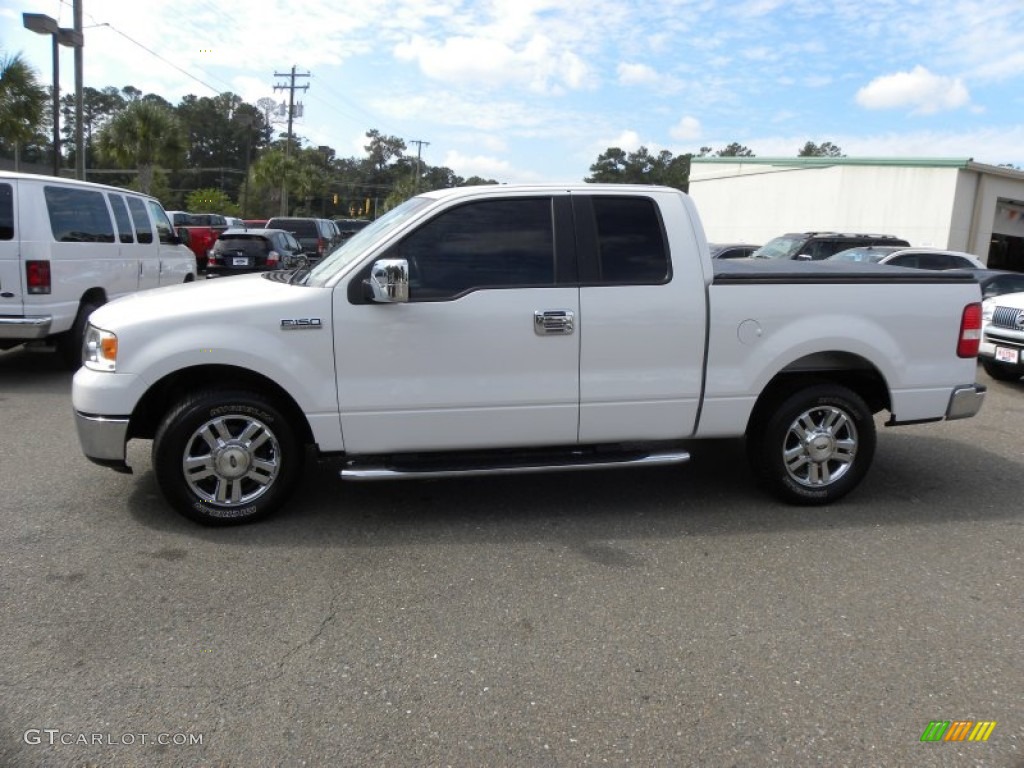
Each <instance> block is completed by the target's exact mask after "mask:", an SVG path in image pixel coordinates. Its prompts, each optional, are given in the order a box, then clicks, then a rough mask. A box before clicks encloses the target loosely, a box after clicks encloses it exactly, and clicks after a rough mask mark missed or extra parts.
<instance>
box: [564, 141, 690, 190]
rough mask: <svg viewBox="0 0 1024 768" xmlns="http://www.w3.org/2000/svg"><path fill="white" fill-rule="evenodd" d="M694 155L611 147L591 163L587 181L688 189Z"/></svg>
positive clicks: (664, 150)
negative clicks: (625, 149) (659, 185)
mask: <svg viewBox="0 0 1024 768" xmlns="http://www.w3.org/2000/svg"><path fill="white" fill-rule="evenodd" d="M691 157H692V155H689V154H685V155H673V154H672V153H671V152H669V151H668V150H667V149H663V150H662V151H661V152H659V153H658V154H656V155H652V154H651V152H650V150H648V149H647V147H640V148H639V149H637V150H636V151H635V152H629V153H626V152H625V151H624V150H622V149H621V148H619V147H609V148H608V149H606V150H605V151H604V152H602V153H601V154H600V155H598V157H597V161H596V162H595V163H594V164H593V165H591V166H590V176H588V177H587V178H586V179H584V181H587V182H590V183H594V184H600V183H603V184H662V185H665V186H669V187H675V188H676V189H682V190H684V191H685V190H686V188H687V186H688V184H689V180H690V158H691Z"/></svg>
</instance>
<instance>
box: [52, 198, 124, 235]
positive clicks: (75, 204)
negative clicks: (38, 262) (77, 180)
mask: <svg viewBox="0 0 1024 768" xmlns="http://www.w3.org/2000/svg"><path fill="white" fill-rule="evenodd" d="M43 196H44V197H45V199H46V210H47V213H48V214H49V215H50V229H51V231H52V232H53V239H54V240H56V241H57V242H59V243H112V242H114V225H113V223H112V222H111V221H110V212H109V211H108V210H107V203H106V201H105V200H104V199H103V193H102V192H99V191H97V190H93V189H75V188H73V187H53V186H47V187H44V188H43Z"/></svg>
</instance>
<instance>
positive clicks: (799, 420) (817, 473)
mask: <svg viewBox="0 0 1024 768" xmlns="http://www.w3.org/2000/svg"><path fill="white" fill-rule="evenodd" d="M773 406H774V407H773ZM760 410H761V411H762V413H759V414H757V416H756V417H755V418H754V419H753V421H752V423H751V426H750V429H749V430H748V432H747V452H748V457H749V459H750V463H751V467H752V468H753V470H754V473H755V474H756V475H757V477H758V479H759V480H760V481H761V483H762V484H763V485H765V486H766V487H767V488H768V490H770V491H771V492H772V493H773V494H775V495H776V496H777V497H779V498H780V499H782V500H783V501H786V502H788V503H790V504H801V505H814V504H828V503H830V502H833V501H836V500H837V499H839V498H842V497H843V496H845V495H846V494H847V493H849V492H850V491H851V490H853V489H854V488H855V487H856V486H857V484H858V483H860V481H861V480H862V479H863V477H864V475H865V474H866V473H867V471H868V467H869V466H870V465H871V460H872V458H873V457H874V453H875V439H876V435H875V422H874V418H873V416H872V413H871V410H870V409H869V408H868V407H867V405H866V404H865V402H864V400H863V399H861V397H860V396H859V395H857V393H855V392H853V391H852V390H850V389H847V388H846V387H843V386H839V385H836V384H827V383H822V384H815V385H812V386H808V387H805V388H803V389H801V390H799V391H797V392H794V393H793V394H791V395H789V396H788V397H786V398H785V399H782V400H781V401H778V400H777V401H774V403H766V404H764V406H763V407H762V408H761V409H760Z"/></svg>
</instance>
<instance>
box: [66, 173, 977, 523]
mask: <svg viewBox="0 0 1024 768" xmlns="http://www.w3.org/2000/svg"><path fill="white" fill-rule="evenodd" d="M740 262H743V263H740ZM980 328H981V305H980V291H979V287H978V285H977V284H976V283H975V282H974V281H973V278H972V277H971V276H970V275H968V274H966V273H954V272H951V273H938V272H931V271H924V270H920V271H918V270H908V269H899V268H894V267H877V266H872V265H864V264H830V263H806V264H805V263H798V262H792V261H788V262H771V261H768V262H758V261H753V260H746V259H741V260H732V261H727V262H721V261H713V260H712V259H711V257H710V254H709V252H708V246H707V243H706V242H705V238H704V232H703V229H702V227H701V224H700V221H699V219H698V216H697V212H696V210H695V208H694V206H693V204H692V202H691V200H690V199H689V198H688V197H687V196H686V195H684V194H682V193H681V192H679V191H677V190H674V189H669V188H662V187H642V186H603V185H589V184H580V185H568V186H559V187H550V186H530V187H498V186H490V187H470V188H459V189H448V190H442V191H436V192H430V193H427V194H423V195H419V196H418V197H415V198H413V199H411V200H409V201H407V202H406V203H404V204H403V205H401V206H399V207H398V208H396V209H394V210H393V211H391V212H390V213H389V214H387V215H386V216H384V217H383V218H381V219H379V220H377V221H376V222H374V223H373V224H372V225H371V226H369V227H367V228H366V229H364V230H362V231H361V232H359V233H358V234H356V235H355V236H354V237H352V238H351V239H350V240H348V241H347V242H346V243H345V244H344V245H343V246H342V247H341V248H339V249H338V250H337V251H335V252H334V253H333V254H331V256H330V257H328V258H326V259H325V260H324V261H323V262H322V263H320V264H318V265H317V266H316V267H315V268H314V269H312V270H308V271H307V270H297V271H292V272H269V273H264V274H257V275H247V276H240V277H232V278H230V279H225V280H216V281H206V282H200V283H196V284H193V285H190V286H183V287H179V288H169V289H157V290H155V291H147V292H144V293H142V294H139V295H136V296H131V297H127V298H124V299H120V300H118V301H115V302H112V303H110V304H108V305H106V306H104V307H101V308H100V309H98V310H97V311H96V312H94V313H93V314H92V316H91V318H90V321H89V326H88V329H87V338H86V344H85V349H84V356H85V360H84V365H83V367H82V368H80V369H79V371H78V372H77V373H76V374H75V378H74V387H73V403H74V410H75V416H76V423H77V427H78V433H79V438H80V441H81V444H82V448H83V451H84V453H85V455H86V456H88V457H89V458H90V459H92V460H93V461H94V462H96V463H98V464H101V465H105V466H109V467H112V468H114V469H118V470H120V471H130V469H129V468H128V466H127V464H126V442H127V441H128V440H129V439H132V438H143V439H152V440H153V448H152V461H153V468H154V471H155V473H156V477H157V480H158V482H159V484H160V486H161V488H162V490H163V492H164V494H165V495H166V497H167V499H168V500H169V501H170V503H171V504H172V505H173V506H174V507H175V508H176V509H178V510H179V511H180V512H181V513H182V514H184V515H186V516H187V517H190V518H192V519H193V520H196V521H199V522H202V523H208V524H221V523H232V522H242V521H249V520H254V519H256V518H259V517H262V516H264V515H267V514H268V513H270V512H271V511H273V510H274V509H276V508H278V507H279V506H280V505H281V504H282V503H283V502H284V501H285V500H286V499H287V498H288V496H289V494H290V493H292V492H293V490H294V488H295V485H296V483H297V482H298V481H299V479H300V476H301V474H302V473H301V469H302V465H303V461H304V459H305V458H306V457H307V455H314V453H315V454H316V455H319V456H320V457H323V458H330V457H336V458H337V459H338V466H339V467H340V474H341V477H342V478H344V479H352V480H377V479H387V478H434V477H442V476H443V477H447V476H454V475H460V474H481V473H499V472H505V473H508V472H526V471H541V470H554V469H584V468H608V467H618V466H635V465H641V466H649V465H652V464H675V463H682V462H685V461H687V460H688V458H689V449H690V448H692V447H693V445H694V443H695V441H697V440H699V439H701V438H719V437H730V436H732V437H740V436H746V439H747V446H748V451H749V456H750V461H751V464H752V467H753V470H754V473H755V474H756V476H757V477H758V478H759V480H760V481H762V482H763V484H764V485H765V486H767V488H768V489H769V490H771V491H773V492H774V493H775V494H777V495H778V496H779V497H781V498H783V499H785V500H787V501H789V502H793V503H797V504H823V503H827V502H830V501H833V500H835V499H838V498H839V497H841V496H843V495H844V494H846V493H847V492H849V491H850V490H851V489H852V488H854V487H855V486H856V485H857V484H858V483H859V482H860V480H861V479H862V478H863V477H864V474H865V473H866V471H867V469H868V466H869V465H870V463H871V460H872V456H873V453H874V448H875V421H874V418H873V414H875V413H879V412H881V411H888V412H889V414H890V418H889V420H888V422H887V423H888V424H890V425H896V424H907V423H920V422H925V421H939V420H942V419H958V418H964V417H968V416H972V415H974V414H975V413H976V412H977V411H978V409H979V408H980V407H981V404H982V401H983V399H984V394H985V388H984V387H982V386H979V385H978V384H976V383H975V373H976V355H977V350H978V344H979V336H980ZM311 449H312V450H311Z"/></svg>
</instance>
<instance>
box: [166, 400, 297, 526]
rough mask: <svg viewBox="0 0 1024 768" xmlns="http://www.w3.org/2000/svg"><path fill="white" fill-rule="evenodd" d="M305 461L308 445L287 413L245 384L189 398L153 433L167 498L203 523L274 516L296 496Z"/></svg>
mask: <svg viewBox="0 0 1024 768" xmlns="http://www.w3.org/2000/svg"><path fill="white" fill-rule="evenodd" d="M190 459H191V461H190V463H191V464H192V469H193V471H192V472H189V471H188V470H187V469H186V462H189V460H190ZM302 462H303V447H302V445H300V443H299V441H298V439H297V438H296V436H295V431H294V430H293V429H292V427H291V426H290V425H289V424H288V420H287V419H286V418H285V417H284V415H283V414H282V412H281V411H280V410H279V409H278V408H277V407H276V406H275V405H274V403H273V402H272V401H271V400H270V399H268V398H266V397H264V396H263V395H260V394H257V393H254V392H246V391H242V390H209V391H205V392H199V393H196V394H193V395H191V396H189V397H187V398H185V399H184V400H182V401H181V402H180V403H178V404H177V405H176V406H175V407H174V408H172V409H171V410H170V412H169V413H168V414H167V415H166V416H165V417H164V420H163V422H162V423H161V424H160V427H159V429H157V433H156V437H155V438H154V439H153V469H154V471H155V472H156V478H157V482H158V483H159V484H160V489H161V490H162V491H163V493H164V496H165V497H166V498H167V500H168V501H169V502H170V503H171V505H172V506H173V507H174V508H175V509H176V510H177V511H178V512H180V513H181V514H183V515H184V516H185V517H187V518H189V519H191V520H194V521H196V522H197V523H202V524H204V525H235V524H239V523H250V522H253V521H256V520H259V519H261V518H264V517H266V516H267V515H269V514H271V513H272V512H274V511H275V510H276V509H278V508H279V507H280V506H281V505H282V504H283V503H284V502H285V501H286V500H287V498H288V496H289V495H290V494H291V491H292V488H293V487H294V485H295V482H296V481H297V480H298V478H299V476H300V474H301V469H302Z"/></svg>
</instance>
